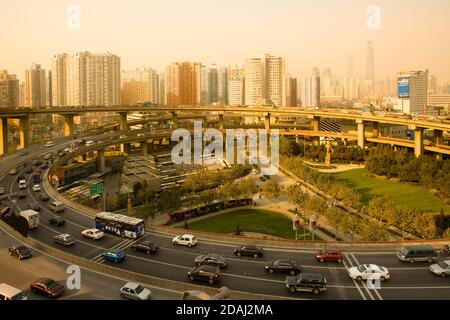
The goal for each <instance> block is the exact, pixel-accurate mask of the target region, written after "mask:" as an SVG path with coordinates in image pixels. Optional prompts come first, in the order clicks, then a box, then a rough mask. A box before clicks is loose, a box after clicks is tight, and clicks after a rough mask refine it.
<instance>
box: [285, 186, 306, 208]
mask: <svg viewBox="0 0 450 320" xmlns="http://www.w3.org/2000/svg"><path fill="white" fill-rule="evenodd" d="M286 194H287V196H288V199H289V201H291V202H292V203H294V204H295V205H296V206H298V207H301V206H304V205H305V202H306V201H307V200H308V198H309V195H308V194H307V193H306V192H303V191H302V189H301V187H300V186H297V185H290V186H289V187H288V188H287V189H286Z"/></svg>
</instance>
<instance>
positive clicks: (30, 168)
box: [24, 167, 33, 173]
mask: <svg viewBox="0 0 450 320" xmlns="http://www.w3.org/2000/svg"><path fill="white" fill-rule="evenodd" d="M24 172H25V173H32V172H33V168H32V167H28V168H26V169H25V171H24Z"/></svg>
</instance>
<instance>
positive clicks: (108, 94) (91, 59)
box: [52, 51, 120, 106]
mask: <svg viewBox="0 0 450 320" xmlns="http://www.w3.org/2000/svg"><path fill="white" fill-rule="evenodd" d="M52 66H53V68H52V91H53V105H55V106H56V105H61V106H64V105H69V106H115V105H119V104H120V58H119V57H118V56H116V55H113V54H111V53H106V54H93V53H90V52H87V51H84V52H78V53H76V54H74V55H72V56H69V55H67V54H62V55H56V56H54V58H53V65H52Z"/></svg>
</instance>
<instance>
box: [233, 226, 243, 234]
mask: <svg viewBox="0 0 450 320" xmlns="http://www.w3.org/2000/svg"><path fill="white" fill-rule="evenodd" d="M241 233H242V231H241V229H240V228H239V225H237V226H236V230H235V231H234V234H235V235H237V236H240V235H241Z"/></svg>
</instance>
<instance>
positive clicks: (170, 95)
mask: <svg viewBox="0 0 450 320" xmlns="http://www.w3.org/2000/svg"><path fill="white" fill-rule="evenodd" d="M201 69H202V65H201V63H192V62H176V63H172V64H171V65H169V66H167V67H166V72H165V75H164V87H165V88H164V89H165V104H166V105H198V104H201Z"/></svg>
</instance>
